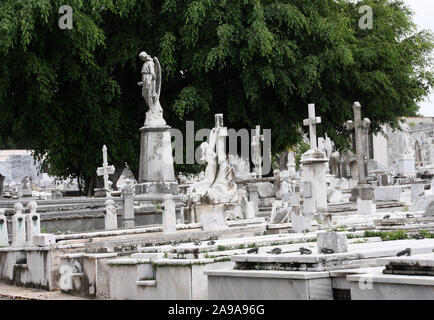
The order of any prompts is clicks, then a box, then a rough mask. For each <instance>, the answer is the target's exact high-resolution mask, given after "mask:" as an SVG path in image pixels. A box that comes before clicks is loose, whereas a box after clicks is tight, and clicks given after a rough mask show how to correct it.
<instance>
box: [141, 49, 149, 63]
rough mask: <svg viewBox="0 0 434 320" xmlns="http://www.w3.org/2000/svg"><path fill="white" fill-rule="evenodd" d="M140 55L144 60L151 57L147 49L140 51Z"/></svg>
mask: <svg viewBox="0 0 434 320" xmlns="http://www.w3.org/2000/svg"><path fill="white" fill-rule="evenodd" d="M139 57H140V59H141V60H142V61H146V60H148V59H149V58H150V56H149V55H148V54H147V53H146V52H145V51H142V52H140V54H139Z"/></svg>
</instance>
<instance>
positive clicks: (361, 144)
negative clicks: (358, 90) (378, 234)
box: [345, 102, 374, 202]
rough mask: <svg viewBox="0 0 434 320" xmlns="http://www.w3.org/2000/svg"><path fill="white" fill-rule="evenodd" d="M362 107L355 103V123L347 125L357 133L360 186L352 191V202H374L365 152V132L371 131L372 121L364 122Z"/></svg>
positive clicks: (348, 128) (366, 120)
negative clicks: (367, 174) (367, 175)
mask: <svg viewBox="0 0 434 320" xmlns="http://www.w3.org/2000/svg"><path fill="white" fill-rule="evenodd" d="M361 109H362V106H361V105H360V103H359V102H354V105H353V111H354V121H352V120H350V121H347V122H346V123H345V127H346V129H347V130H349V131H350V130H354V131H355V144H356V157H357V170H358V177H359V182H358V185H357V186H356V187H355V188H353V189H352V190H351V198H350V201H352V202H356V201H357V199H362V200H372V199H373V198H374V188H373V187H372V186H371V185H369V184H368V181H367V177H366V172H365V170H366V169H365V162H366V160H367V159H365V154H366V153H365V151H366V150H367V146H366V143H367V141H366V139H365V132H366V131H367V130H369V127H370V126H371V121H370V120H369V119H368V118H365V119H363V120H362V110H361Z"/></svg>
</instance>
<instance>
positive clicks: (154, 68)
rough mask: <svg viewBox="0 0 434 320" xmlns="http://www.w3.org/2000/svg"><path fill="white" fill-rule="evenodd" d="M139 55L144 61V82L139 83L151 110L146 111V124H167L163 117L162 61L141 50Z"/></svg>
mask: <svg viewBox="0 0 434 320" xmlns="http://www.w3.org/2000/svg"><path fill="white" fill-rule="evenodd" d="M139 57H140V59H141V60H142V61H144V63H143V67H142V82H139V83H138V84H139V86H141V87H142V96H143V98H144V99H145V102H146V104H147V105H148V107H149V111H148V112H147V113H146V121H145V126H162V125H166V121H164V119H163V108H161V105H160V93H161V65H160V62H159V61H158V58H157V57H155V58H153V59H152V57H151V56H150V55H148V54H147V53H146V52H141V53H140V54H139Z"/></svg>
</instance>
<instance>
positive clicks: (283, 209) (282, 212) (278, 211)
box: [270, 200, 291, 224]
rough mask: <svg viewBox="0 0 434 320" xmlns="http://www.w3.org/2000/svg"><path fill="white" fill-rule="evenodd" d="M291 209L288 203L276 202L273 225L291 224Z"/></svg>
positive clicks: (272, 215) (272, 211) (272, 210)
mask: <svg viewBox="0 0 434 320" xmlns="http://www.w3.org/2000/svg"><path fill="white" fill-rule="evenodd" d="M290 213H291V207H290V206H289V205H288V203H283V204H282V201H280V200H275V201H274V203H273V207H272V209H271V218H270V223H271V224H277V223H286V222H289V217H290Z"/></svg>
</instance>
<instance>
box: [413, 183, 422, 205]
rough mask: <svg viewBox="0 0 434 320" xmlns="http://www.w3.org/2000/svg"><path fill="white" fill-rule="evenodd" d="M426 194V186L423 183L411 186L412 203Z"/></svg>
mask: <svg viewBox="0 0 434 320" xmlns="http://www.w3.org/2000/svg"><path fill="white" fill-rule="evenodd" d="M424 192H425V185H424V184H423V183H418V184H412V185H411V202H412V203H413V202H415V200H416V198H417V197H419V196H420V195H421V194H422V193H424Z"/></svg>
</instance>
